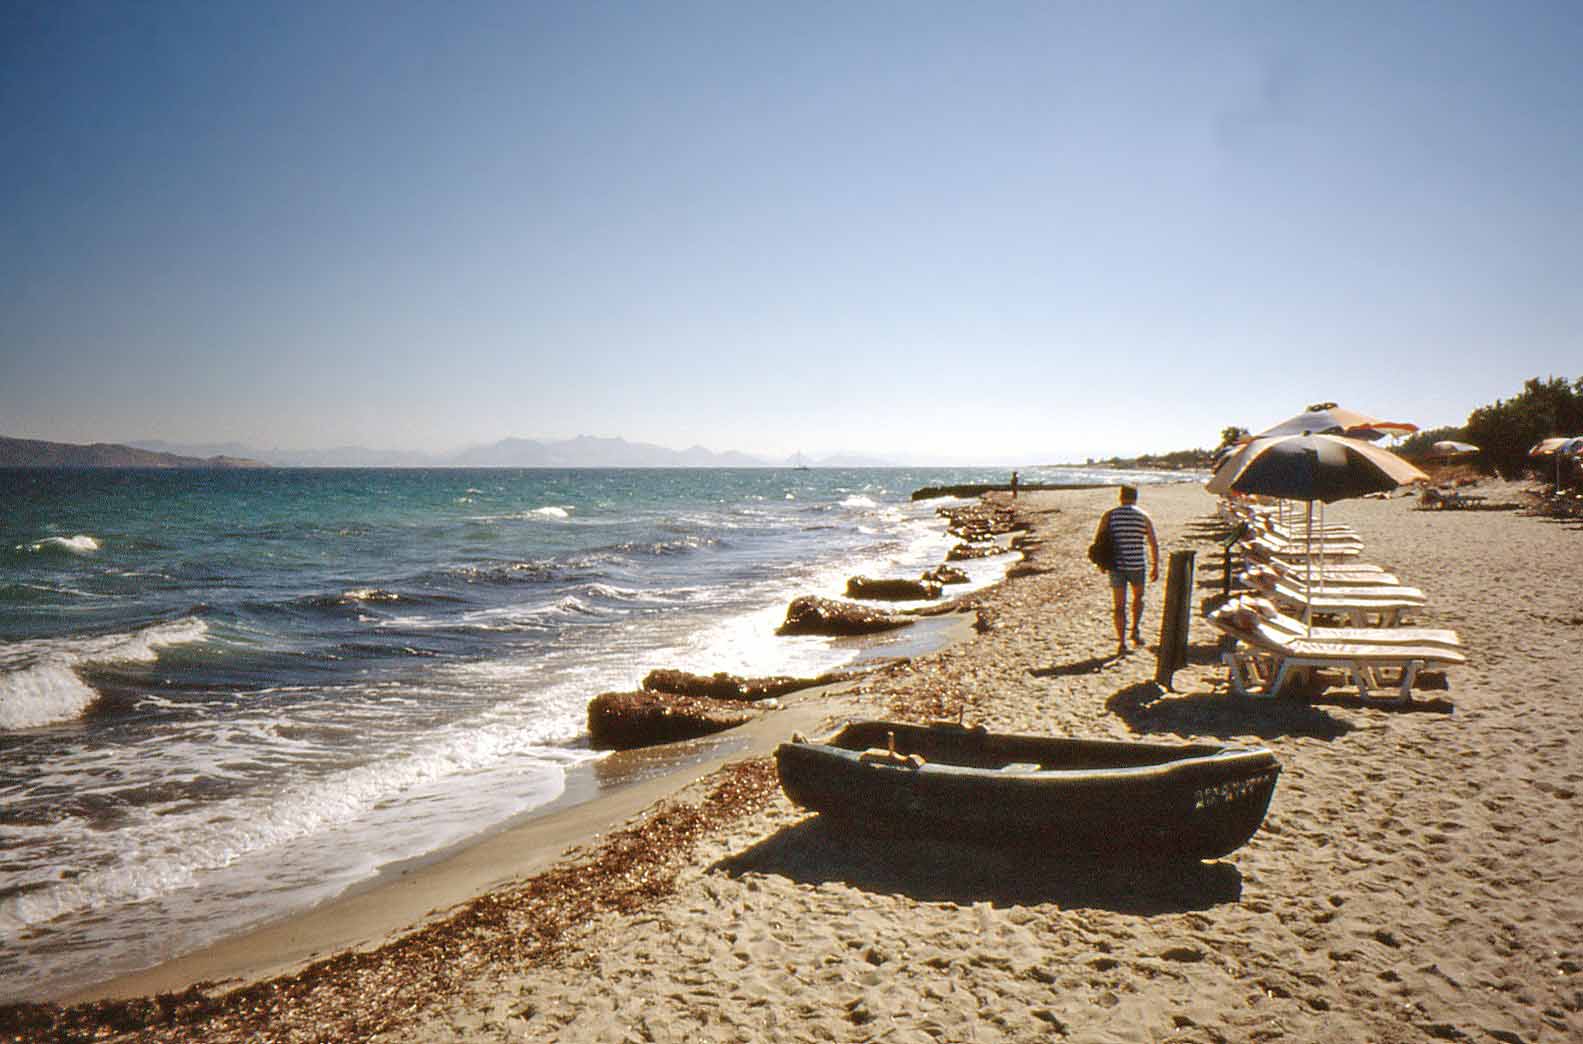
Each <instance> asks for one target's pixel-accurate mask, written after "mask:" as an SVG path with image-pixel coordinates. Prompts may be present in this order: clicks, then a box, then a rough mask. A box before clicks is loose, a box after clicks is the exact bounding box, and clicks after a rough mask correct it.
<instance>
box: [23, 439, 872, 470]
mask: <svg viewBox="0 0 1583 1044" xmlns="http://www.w3.org/2000/svg"><path fill="white" fill-rule="evenodd" d="M133 447H135V448H136V449H137V450H146V451H150V452H154V453H158V454H163V455H171V456H179V457H186V458H200V459H214V458H220V459H227V460H229V459H236V458H245V459H248V460H254V461H260V462H262V463H264V464H269V465H273V466H275V467H283V468H317V467H338V468H455V467H471V468H783V467H791V466H795V465H797V464H801V463H806V464H807V465H809V466H812V467H826V468H862V467H887V466H890V465H891V464H892V462H891V461H887V460H881V459H878V458H871V457H862V456H839V457H829V458H826V459H824V460H818V461H813V460H810V461H802V460H801V455H800V454H799V455H798V456H796V457H792V458H788V459H786V460H770V459H766V458H763V457H755V456H751V455H749V454H746V453H737V452H734V451H728V452H724V453H716V452H714V451H713V450H708V449H705V448H704V447H702V446H693V447H692V448H690V449H685V450H673V449H667V448H666V447H664V446H656V445H653V444H652V443H647V442H628V441H627V440H626V439H621V438H596V437H594V436H591V435H579V436H578V437H577V438H575V439H562V440H559V441H540V440H537V439H502V440H500V441H499V442H496V443H491V444H490V445H487V446H474V447H470V448H468V449H464V450H459V451H457V452H455V453H447V454H427V453H415V452H410V451H402V450H373V449H367V448H365V447H362V446H341V447H337V448H334V449H324V450H282V449H269V450H265V449H258V448H257V447H253V446H246V445H243V444H241V443H237V442H227V443H214V444H181V443H173V442H164V441H161V440H157V439H144V440H138V441H135V442H131V443H129V444H128V446H126V447H122V448H133ZM46 466H47V465H46ZM100 466H103V467H111V466H115V465H100ZM124 466H132V467H136V466H157V465H124Z"/></svg>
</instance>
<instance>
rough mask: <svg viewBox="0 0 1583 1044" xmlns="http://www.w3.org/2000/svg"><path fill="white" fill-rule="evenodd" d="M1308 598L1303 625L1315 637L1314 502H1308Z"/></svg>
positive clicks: (1305, 601)
mask: <svg viewBox="0 0 1583 1044" xmlns="http://www.w3.org/2000/svg"><path fill="white" fill-rule="evenodd" d="M1307 581H1308V597H1307V598H1305V599H1303V624H1304V626H1306V627H1307V628H1308V636H1309V637H1310V638H1312V637H1313V635H1314V502H1313V501H1312V500H1310V501H1309V502H1308V577H1307Z"/></svg>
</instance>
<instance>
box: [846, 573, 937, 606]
mask: <svg viewBox="0 0 1583 1044" xmlns="http://www.w3.org/2000/svg"><path fill="white" fill-rule="evenodd" d="M846 596H847V597H848V598H868V599H871V600H876V601H885V602H921V601H927V600H929V599H933V598H939V597H940V585H939V584H937V583H934V582H932V581H930V580H874V579H871V578H869V577H866V576H854V577H852V578H851V579H850V580H848V581H847V582H846Z"/></svg>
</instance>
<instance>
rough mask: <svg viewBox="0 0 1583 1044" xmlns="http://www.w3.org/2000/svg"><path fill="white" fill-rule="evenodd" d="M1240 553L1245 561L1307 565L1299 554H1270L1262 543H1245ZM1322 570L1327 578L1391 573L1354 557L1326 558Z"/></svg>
mask: <svg viewBox="0 0 1583 1044" xmlns="http://www.w3.org/2000/svg"><path fill="white" fill-rule="evenodd" d="M1242 554H1243V557H1244V558H1245V559H1247V561H1249V562H1257V563H1259V564H1260V565H1271V566H1274V565H1279V566H1283V567H1286V568H1290V569H1299V570H1304V569H1307V567H1308V563H1307V562H1306V561H1304V560H1303V559H1302V557H1301V556H1299V557H1297V558H1295V559H1293V558H1283V557H1281V556H1279V555H1272V554H1270V552H1269V550H1268V549H1267V547H1266V546H1265V545H1262V544H1248V545H1245V546H1244V547H1243V548H1242ZM1314 568H1315V569H1318V568H1319V563H1318V562H1317V561H1316V562H1315V564H1314ZM1324 570H1325V578H1326V579H1327V580H1328V579H1329V578H1330V577H1332V576H1357V577H1382V576H1391V575H1392V574H1390V573H1388V572H1386V570H1385V569H1384V568H1383V567H1382V566H1377V565H1375V564H1374V563H1372V562H1362V561H1359V560H1358V559H1356V558H1348V559H1346V560H1345V561H1335V560H1327V561H1325V563H1324Z"/></svg>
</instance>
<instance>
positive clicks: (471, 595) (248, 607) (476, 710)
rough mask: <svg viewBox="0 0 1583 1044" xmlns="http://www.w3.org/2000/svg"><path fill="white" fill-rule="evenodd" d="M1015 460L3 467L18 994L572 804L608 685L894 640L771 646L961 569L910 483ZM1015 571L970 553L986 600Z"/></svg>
mask: <svg viewBox="0 0 1583 1044" xmlns="http://www.w3.org/2000/svg"><path fill="white" fill-rule="evenodd" d="M1005 477H1006V476H1005V474H1004V473H1003V472H998V471H997V472H988V471H982V470H972V469H967V470H961V469H952V470H941V469H917V470H911V469H856V470H825V469H814V470H807V471H793V470H774V469H744V470H582V471H553V470H432V471H429V470H369V469H363V470H306V469H304V470H296V469H291V470H286V469H279V470H264V471H0V490H3V496H0V1001H6V1000H18V999H43V998H47V997H50V996H54V995H57V994H59V993H60V992H61V991H63V990H65V989H68V988H70V987H73V986H79V985H84V984H86V983H89V982H92V981H96V980H100V979H104V978H107V977H109V976H111V975H113V974H116V973H120V972H124V971H128V970H132V969H135V968H137V967H142V966H146V965H149V964H153V963H157V962H158V961H160V960H163V959H166V958H168V957H170V956H174V955H175V954H177V953H180V952H183V951H185V950H188V949H192V948H195V947H197V946H198V945H201V944H202V943H204V942H208V941H212V940H213V939H214V938H215V937H218V936H221V935H226V934H233V933H235V932H238V931H240V930H242V929H244V928H246V927H248V926H251V925H255V924H257V923H260V922H262V921H264V920H268V919H271V918H274V917H278V916H281V915H282V914H285V913H289V912H291V911H294V910H300V909H302V908H305V907H306V906H309V905H311V904H313V903H315V902H319V901H321V900H323V899H325V898H328V897H330V896H332V895H334V894H336V893H338V892H340V891H342V890H344V889H345V888H347V887H348V886H350V885H352V884H355V883H357V882H358V881H361V880H366V879H367V878H369V877H370V876H372V875H373V874H374V873H375V872H376V871H377V870H378V868H379V867H380V866H381V865H385V864H388V863H392V862H396V861H399V860H403V859H409V858H415V857H420V856H422V855H424V854H426V853H429V852H434V851H437V850H440V849H443V848H446V847H449V846H452V845H455V844H457V843H460V842H463V841H465V840H466V839H468V838H470V837H474V836H477V835H479V834H481V833H484V832H487V831H488V830H490V829H491V828H493V827H496V826H498V825H499V824H500V823H502V822H504V821H506V820H508V819H511V818H512V817H516V816H520V815H522V814H523V813H525V812H528V811H530V810H532V809H533V808H536V807H539V806H542V805H544V804H546V803H548V802H550V801H552V800H554V799H555V798H556V797H557V796H558V795H560V793H561V791H562V789H563V784H564V779H565V773H566V771H567V769H568V768H569V767H570V766H573V765H575V764H577V763H579V762H582V761H586V760H589V759H591V758H593V757H596V756H597V755H596V754H595V753H594V752H592V751H590V750H589V749H588V747H587V743H586V736H585V722H586V705H587V702H588V700H589V699H590V698H591V697H592V696H594V695H596V694H597V693H600V692H604V691H608V690H612V689H628V688H634V687H636V685H637V683H638V682H639V681H640V680H641V678H642V677H643V675H644V674H645V673H647V672H648V671H649V670H650V669H652V668H654V667H660V666H667V667H680V668H683V669H687V670H693V671H698V672H701V673H711V672H714V671H717V670H724V671H730V672H733V673H742V674H798V675H804V674H812V673H817V672H819V671H823V670H828V669H831V668H834V667H837V666H840V665H842V664H845V663H849V662H851V661H852V660H853V659H854V658H857V657H859V656H863V655H875V654H883V652H884V649H883V645H881V646H880V647H879V648H878V649H876V648H875V647H874V646H873V645H872V644H865V643H853V642H850V641H847V642H842V641H831V640H827V639H820V638H806V637H802V638H779V637H776V636H775V635H774V633H773V632H774V628H775V626H776V625H777V624H778V623H779V622H780V620H781V619H782V617H783V616H784V613H785V607H786V603H787V602H788V601H789V600H790V599H791V598H793V597H795V596H796V595H799V594H804V593H814V594H823V595H830V596H835V595H839V594H840V592H841V590H842V588H843V587H844V585H845V581H846V578H847V577H849V576H851V575H853V574H856V573H865V574H868V575H871V576H915V575H917V573H919V572H920V571H922V570H923V569H926V568H929V567H931V566H933V565H935V564H938V563H939V562H941V561H942V560H943V559H944V557H945V554H946V552H947V551H948V550H949V548H950V546H951V545H952V544H953V543H954V539H953V538H951V537H949V536H948V535H947V534H946V533H945V532H944V523H943V521H942V520H941V519H940V518H939V517H938V516H937V515H936V509H937V508H938V507H939V506H941V504H942V502H941V501H922V502H913V501H912V500H910V494H911V493H912V491H913V490H914V489H917V488H919V487H922V486H926V485H940V484H947V483H958V482H973V481H1003V480H1004V479H1005ZM1149 477H1150V476H1143V478H1144V479H1148V478H1149ZM1023 478H1024V481H1026V482H1040V481H1047V482H1053V481H1066V482H1073V483H1076V482H1083V481H1095V480H1096V479H1097V480H1098V481H1119V480H1120V479H1119V477H1118V476H1117V475H1116V474H1114V473H1109V474H1105V475H1102V476H1095V475H1085V474H1082V473H1080V472H1073V471H1064V470H1063V471H1051V472H1049V473H1047V474H1041V473H1039V472H1037V471H1035V470H1027V471H1024V472H1023ZM1007 564H1009V563H1008V560H1007V558H1005V557H1001V558H997V559H988V560H982V561H978V562H972V563H968V568H969V571H970V573H971V575H972V576H973V581H974V584H975V585H978V586H981V585H983V584H986V583H990V582H993V581H994V580H995V579H997V578H998V577H999V576H1000V575H1002V573H1003V571H1004V569H1005V566H1006V565H1007Z"/></svg>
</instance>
